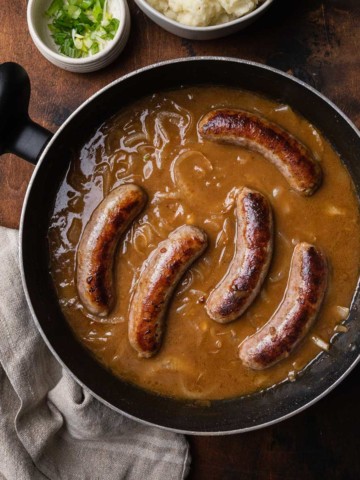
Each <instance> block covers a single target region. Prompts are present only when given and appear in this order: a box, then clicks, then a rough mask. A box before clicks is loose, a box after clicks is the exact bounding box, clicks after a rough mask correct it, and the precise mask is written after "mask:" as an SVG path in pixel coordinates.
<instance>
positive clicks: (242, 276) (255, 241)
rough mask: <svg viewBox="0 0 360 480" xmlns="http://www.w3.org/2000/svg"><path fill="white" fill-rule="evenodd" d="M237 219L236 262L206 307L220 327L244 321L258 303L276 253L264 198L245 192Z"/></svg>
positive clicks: (240, 200)
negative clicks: (241, 318)
mask: <svg viewBox="0 0 360 480" xmlns="http://www.w3.org/2000/svg"><path fill="white" fill-rule="evenodd" d="M236 218H237V229H236V243H235V254H234V258H233V259H232V261H231V263H230V266H229V269H228V271H227V273H226V275H225V276H224V278H223V279H222V280H221V281H220V283H219V284H218V285H217V286H216V287H215V289H214V290H213V291H212V292H211V293H210V295H209V298H208V299H207V302H206V306H205V308H206V311H207V313H208V315H209V316H210V317H211V318H212V319H213V320H215V321H216V322H219V323H228V322H231V321H233V320H235V319H236V318H238V317H240V315H242V314H243V313H244V312H245V310H246V309H247V308H248V307H249V306H250V304H251V303H252V302H253V301H254V299H255V297H256V295H257V294H258V293H259V290H260V287H261V285H262V283H263V281H264V279H265V276H266V274H267V272H268V269H269V265H270V260H271V256H272V250H273V220H272V212H271V206H270V204H269V202H268V200H267V199H266V197H264V195H262V194H261V193H260V192H257V191H256V190H250V189H249V188H243V189H242V190H241V191H240V192H239V194H238V196H237V198H236Z"/></svg>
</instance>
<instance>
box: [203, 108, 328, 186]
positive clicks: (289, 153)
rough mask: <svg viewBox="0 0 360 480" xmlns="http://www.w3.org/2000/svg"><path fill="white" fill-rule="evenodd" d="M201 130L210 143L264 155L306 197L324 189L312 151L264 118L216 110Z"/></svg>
mask: <svg viewBox="0 0 360 480" xmlns="http://www.w3.org/2000/svg"><path fill="white" fill-rule="evenodd" d="M198 131H199V133H200V135H201V136H202V137H203V138H204V139H206V140H211V141H215V142H220V143H232V144H235V145H241V146H243V147H246V148H249V149H250V150H254V151H256V152H259V153H261V154H262V155H264V157H266V158H267V159H268V160H270V161H271V162H272V163H274V164H275V165H276V167H277V168H278V169H279V170H280V172H281V173H282V174H283V175H284V177H285V178H286V179H287V181H288V182H289V184H290V186H291V187H292V188H293V189H294V190H296V191H297V192H298V193H300V194H302V195H312V194H313V193H314V192H315V190H316V189H317V188H318V187H319V186H320V183H321V180H322V170H321V167H320V165H319V163H318V162H317V161H316V160H315V159H314V157H313V156H312V154H311V153H310V151H309V149H308V148H307V147H306V146H305V145H303V144H302V143H301V142H300V141H299V140H297V139H296V138H295V137H293V136H292V135H291V134H290V133H289V132H287V131H286V130H284V129H283V128H281V127H280V126H279V125H276V124H275V123H271V122H269V121H268V120H266V119H265V118H263V117H261V116H260V115H255V114H253V113H250V112H246V111H243V110H229V109H219V110H212V111H211V112H209V113H208V114H206V115H205V116H204V117H203V118H202V119H201V121H200V122H199V125H198Z"/></svg>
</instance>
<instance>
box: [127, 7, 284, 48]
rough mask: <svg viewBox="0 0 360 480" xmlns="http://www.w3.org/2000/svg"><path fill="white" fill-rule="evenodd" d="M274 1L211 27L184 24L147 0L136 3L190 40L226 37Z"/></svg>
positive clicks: (155, 19) (151, 17) (242, 26)
mask: <svg viewBox="0 0 360 480" xmlns="http://www.w3.org/2000/svg"><path fill="white" fill-rule="evenodd" d="M273 1H274V0H265V2H264V3H263V4H262V5H260V6H259V7H257V8H256V9H255V10H253V11H252V12H250V13H247V14H246V15H244V16H242V17H240V18H237V19H236V20H232V21H231V22H227V23H221V24H220V25H212V26H210V27H190V26H188V25H183V24H182V23H179V22H176V21H175V20H172V19H170V18H168V17H167V16H165V15H163V14H162V13H160V12H159V11H158V10H156V9H155V8H153V7H152V6H151V5H149V4H148V3H147V1H146V0H135V3H136V4H137V5H138V7H139V8H140V9H141V10H142V11H143V12H144V13H145V15H147V16H148V17H149V18H150V19H151V20H153V22H155V23H157V24H158V25H159V26H160V27H162V28H163V29H164V30H167V31H168V32H170V33H173V34H174V35H177V36H178V37H183V38H188V39H189V40H212V39H214V38H220V37H225V36H226V35H230V34H232V33H235V32H237V31H238V30H242V29H243V28H245V27H247V26H248V25H250V23H252V22H254V21H255V20H256V19H257V18H259V16H260V15H261V14H262V13H264V12H265V10H267V9H268V8H269V7H270V5H271V4H272V2H273Z"/></svg>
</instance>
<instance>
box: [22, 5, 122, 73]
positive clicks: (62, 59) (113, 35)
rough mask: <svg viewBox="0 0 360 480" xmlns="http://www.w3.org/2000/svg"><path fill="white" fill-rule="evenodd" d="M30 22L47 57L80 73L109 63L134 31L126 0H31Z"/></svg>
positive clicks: (35, 39)
mask: <svg viewBox="0 0 360 480" xmlns="http://www.w3.org/2000/svg"><path fill="white" fill-rule="evenodd" d="M27 21H28V27H29V31H30V35H31V38H32V39H33V41H34V43H35V45H36V47H37V48H38V50H39V51H40V52H41V53H42V54H43V55H44V57H45V58H46V59H47V60H49V61H50V62H52V63H53V64H54V65H56V66H58V67H60V68H63V69H65V70H70V71H72V72H79V73H86V72H93V71H95V70H99V69H101V68H103V67H105V66H106V65H109V64H110V63H111V62H112V61H114V60H115V58H116V57H117V56H118V55H119V54H120V53H121V51H122V50H123V48H124V47H125V45H126V42H127V40H128V38H129V33H130V13H129V8H128V5H127V3H126V0H29V3H28V7H27Z"/></svg>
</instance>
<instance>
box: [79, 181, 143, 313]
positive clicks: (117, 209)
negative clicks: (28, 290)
mask: <svg viewBox="0 0 360 480" xmlns="http://www.w3.org/2000/svg"><path fill="white" fill-rule="evenodd" d="M145 203H146V194H145V192H144V191H143V189H142V188H140V187H138V186H137V185H121V186H120V187H117V188H115V189H114V190H113V191H112V192H110V193H109V195H108V196H107V197H105V199H104V200H103V201H102V202H101V203H100V204H99V205H98V207H97V208H96V209H95V210H94V212H93V214H92V215H91V218H90V221H89V222H88V224H87V225H86V227H85V229H84V232H83V234H82V237H81V240H80V243H79V247H78V251H77V272H76V283H77V290H78V293H79V297H80V300H81V302H82V303H83V305H84V306H85V307H86V309H87V310H88V311H89V312H91V313H92V314H94V315H98V316H100V317H104V316H106V315H108V313H109V312H110V310H111V308H112V307H113V305H114V301H115V295H114V286H113V264H114V257H115V250H116V246H117V244H118V241H119V239H120V237H121V235H122V234H123V233H124V232H125V230H126V229H127V228H128V227H129V225H130V223H131V222H132V221H133V220H134V219H135V217H136V216H137V215H138V214H139V213H140V212H141V210H142V209H143V208H144V206H145Z"/></svg>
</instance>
